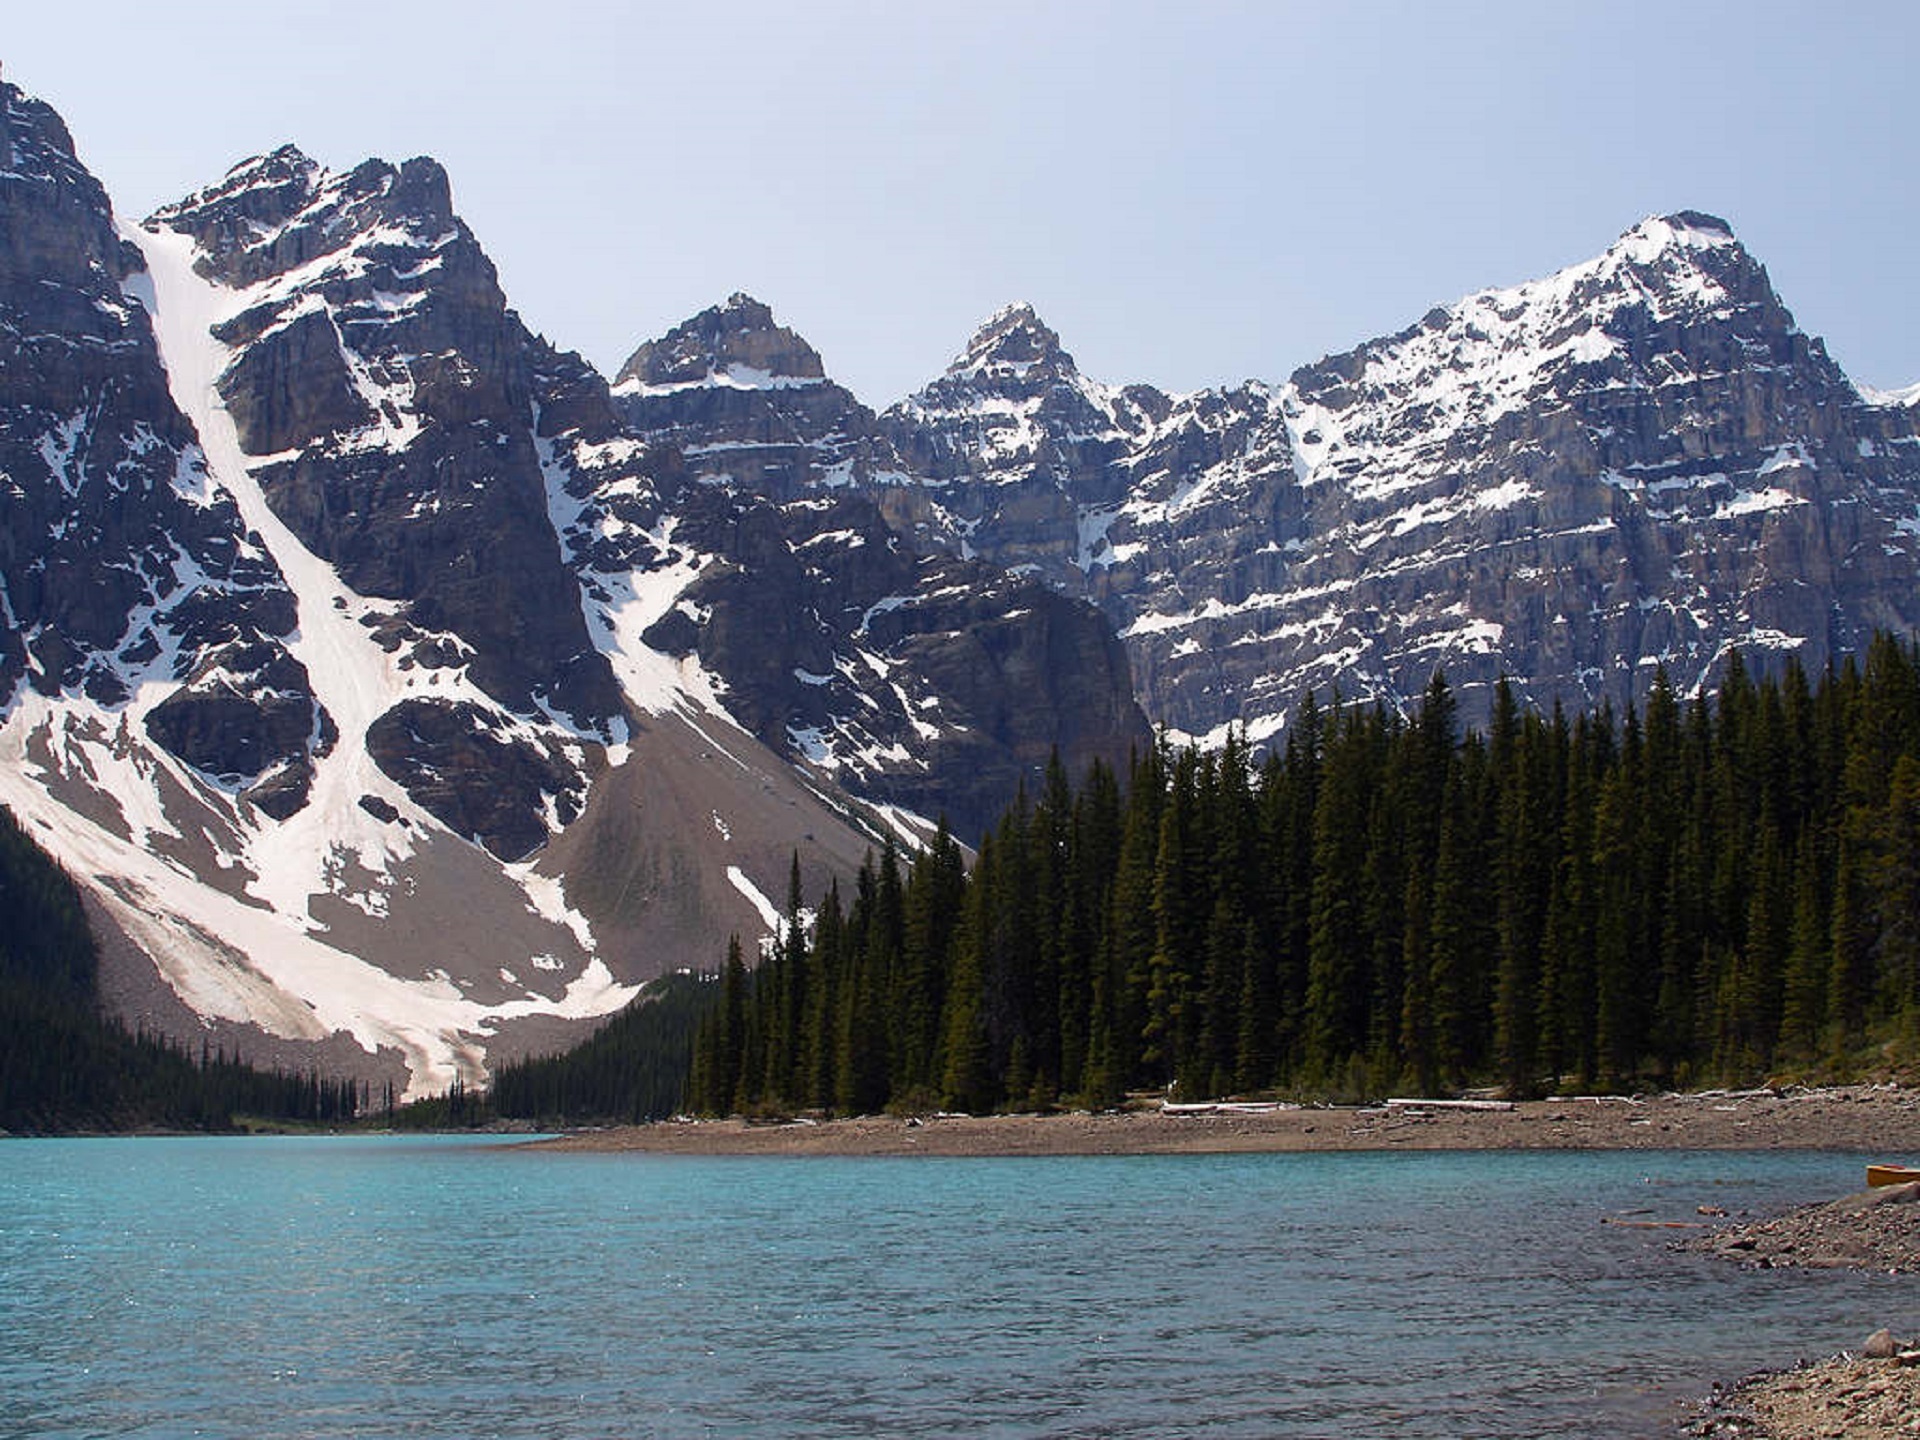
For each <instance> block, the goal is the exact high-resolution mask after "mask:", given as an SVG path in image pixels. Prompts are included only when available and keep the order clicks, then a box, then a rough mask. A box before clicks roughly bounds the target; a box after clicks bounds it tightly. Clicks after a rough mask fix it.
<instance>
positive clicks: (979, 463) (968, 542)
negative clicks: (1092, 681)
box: [882, 214, 1920, 738]
mask: <svg viewBox="0 0 1920 1440" xmlns="http://www.w3.org/2000/svg"><path fill="white" fill-rule="evenodd" d="M1914 415H1915V409H1914V406H1913V404H1912V403H1911V397H1910V396H1908V395H1904V394H1903V395H1898V396H1884V397H1878V396H1866V397H1863V396H1861V395H1860V394H1859V393H1858V392H1856V391H1855V390H1854V388H1853V387H1852V386H1851V385H1850V384H1849V383H1848V381H1847V379H1846V377H1845V376H1844V375H1843V374H1841V373H1840V371H1839V369H1838V368H1837V367H1836V366H1834V365H1833V363H1832V362H1831V361H1830V360H1829V359H1828V358H1827V356H1826V354H1825V352H1824V350H1823V349H1822V348H1821V346H1820V344H1819V342H1818V341H1817V340H1813V339H1810V338H1809V337H1807V336H1805V335H1804V334H1802V333H1801V332H1800V331H1799V330H1798V328H1797V327H1796V326H1795V325H1794V323H1793V320H1792V317H1791V316H1790V315H1789V314H1788V312H1787V311H1786V309H1785V307H1784V306H1783V305H1782V304H1781V302H1780V300H1779V298H1778V297H1777V296H1776V295H1775V294H1774V292H1773V290H1772V287H1771V285H1770V284H1769V283H1768V281H1767V278H1766V274H1765V271H1764V270H1762V269H1761V267H1760V266H1759V265H1758V264H1757V263H1756V262H1755V261H1754V260H1753V258H1752V257H1751V256H1750V255H1748V254H1747V252H1746V251H1745V250H1744V249H1743V248H1742V247H1741V246H1740V245H1739V243H1738V242H1737V241H1736V240H1735V239H1734V238H1733V236H1732V234H1731V232H1730V231H1729V230H1728V228H1727V227H1726V225H1725V224H1724V223H1723V222H1721V221H1719V220H1716V219H1714V218H1712V217H1708V216H1702V215H1695V214H1682V215H1676V216H1672V217H1668V218H1665V219H1655V220H1649V221H1647V222H1646V223H1644V224H1643V225H1640V226H1638V227H1636V228H1635V229H1634V230H1633V231H1631V232H1629V233H1628V234H1627V235H1625V236H1623V237H1622V238H1621V240H1620V241H1619V242H1618V243H1617V244H1615V245H1614V246H1612V247H1611V248H1609V249H1608V250H1607V251H1606V252H1605V254H1603V255H1602V256H1600V257H1599V258H1597V259H1596V260H1593V261H1591V262H1588V263H1586V264H1583V265H1577V266H1573V267H1570V268H1569V269H1568V270H1565V271H1563V272H1561V273H1560V274H1558V275H1555V276H1552V277H1550V278H1549V279H1547V280H1543V281H1539V282H1536V283H1534V284H1530V285H1522V286H1518V287H1514V288H1512V289H1507V290H1497V291H1488V292H1486V293H1484V294H1480V295H1475V296H1472V297H1469V298H1468V299H1467V300H1465V301H1462V302H1461V303H1460V304H1458V305H1455V306H1452V307H1448V308H1444V309H1440V310H1435V311H1434V312H1432V313H1431V314H1430V315H1428V316H1427V317H1426V318H1425V319H1423V320H1422V321H1421V322H1420V323H1419V324H1418V325H1415V326H1413V327H1411V328H1409V329H1408V330H1406V331H1404V332H1402V333H1401V334H1399V335H1396V336H1392V337H1389V338H1387V339H1383V340H1378V341H1374V342H1371V343H1369V344H1367V345H1363V346H1361V347H1360V348H1358V349H1356V350H1354V351H1351V352H1349V353H1347V354H1344V355H1338V356H1332V357H1329V358H1328V359H1326V360H1323V361H1320V362H1318V363H1317V364H1315V365H1311V366H1307V367H1305V368H1303V369H1302V370H1300V371H1298V372H1297V373H1296V374H1295V375H1294V376H1293V378H1292V380H1291V381H1290V382H1289V383H1287V384H1286V385H1284V386H1278V387H1269V386H1264V385H1258V384H1249V385H1246V386H1242V387H1240V388H1238V389H1235V390H1230V391H1209V392H1202V393H1200V394H1197V395H1191V396H1182V397H1172V398H1169V397H1165V396H1160V395H1158V394H1157V392H1151V391H1146V390H1143V389H1141V388H1138V387H1135V388H1131V389H1124V390H1123V389H1115V388H1113V387H1110V386H1102V385H1100V384H1098V383H1097V382H1092V381H1089V380H1087V379H1085V377H1082V376H1080V375H1079V374H1078V372H1077V370H1075V369H1074V368H1073V366H1072V362H1071V359H1070V357H1068V356H1066V355H1065V353H1064V352H1063V351H1062V350H1061V349H1060V348H1059V346H1058V342H1057V340H1056V339H1055V338H1054V337H1053V335H1052V332H1051V331H1049V330H1047V329H1046V327H1045V326H1043V325H1041V324H1039V322H1038V321H1037V319H1035V318H1034V317H1033V316H1032V314H1031V312H1030V311H1029V310H1027V309H1025V308H1024V307H1016V308H1015V309H1013V310H1009V311H1007V312H1003V314H1002V315H1000V316H997V317H995V319H994V320H993V321H991V322H989V324H988V325H987V327H986V328H985V329H983V330H982V331H981V333H980V335H979V336H978V337H976V339H975V340H974V342H973V343H972V344H971V345H970V346H969V347H968V349H967V351H966V353H965V354H963V355H962V356H961V358H960V359H959V360H958V361H956V362H955V364H954V365H953V366H952V367H951V368H950V369H949V371H948V373H947V374H946V375H945V376H943V377H942V378H941V379H940V380H938V381H936V382H935V383H934V384H933V385H931V386H929V387H927V389H926V390H923V391H922V392H920V393H919V394H917V395H915V396H914V397H912V398H911V399H909V400H907V401H905V402H903V403H902V404H901V405H898V406H896V407H894V408H893V409H892V410H890V411H888V412H887V413H886V415H885V416H884V417H883V422H882V423H883V426H884V428H885V430H886V432H887V433H888V434H889V436H890V437H891V438H892V439H893V441H894V443H895V445H896V446H897V448H898V449H899V451H900V453H901V454H902V456H903V457H905V458H906V460H907V461H908V464H909V468H910V469H913V470H914V471H915V476H916V478H915V479H913V480H912V481H910V482H908V483H907V484H906V485H904V486H902V485H899V484H891V485H889V486H888V487H887V489H886V492H885V496H884V499H885V503H886V504H887V506H888V508H889V511H890V513H894V514H899V515H907V516H911V517H912V518H913V519H914V520H915V522H916V524H917V526H918V530H919V532H920V533H922V534H925V535H927V536H928V537H930V538H931V539H934V540H938V541H941V542H943V543H945V544H947V545H948V546H950V547H951V548H954V549H957V550H962V551H964V552H966V553H973V554H978V555H981V556H984V557H986V558H988V559H991V560H993V561H995V562H997V563H1000V564H1003V565H1011V566H1016V567H1023V568H1026V569H1029V570H1030V571H1031V573H1033V574H1035V575H1036V576H1038V577H1039V578H1042V579H1044V580H1045V581H1046V582H1047V583H1048V584H1049V585H1051V586H1053V587H1054V588H1056V589H1058V590H1061V591H1063V592H1065V593H1069V594H1078V595H1085V596H1087V597H1089V598H1091V599H1093V600H1095V601H1096V602H1097V603H1098V604H1100V605H1101V606H1102V607H1103V608H1104V609H1105V610H1106V612H1107V614H1108V615H1109V616H1110V617H1111V618H1112V619H1113V621H1114V622H1115V624H1116V625H1118V626H1119V627H1120V628H1121V631H1122V634H1123V636H1124V638H1125V640H1126V643H1127V647H1128V650H1129V653H1130V655H1131V657H1132V663H1133V667H1134V673H1135V676H1136V680H1137V683H1138V684H1139V687H1140V694H1141V697H1142V700H1143V703H1144V704H1145V706H1146V708H1147V710H1148V712H1149V713H1150V714H1152V715H1153V716H1154V717H1155V719H1156V720H1159V721H1162V722H1164V723H1166V724H1168V725H1170V726H1172V727H1174V728H1175V729H1176V730H1180V731H1184V732H1187V733H1191V734H1195V735H1203V736H1204V735H1218V734H1219V733H1221V732H1222V730H1223V728H1224V727H1226V726H1228V725H1231V724H1239V725H1244V726H1245V727H1247V728H1248V730H1249V731H1250V732H1251V733H1252V734H1254V735H1255V736H1256V738H1258V737H1260V736H1263V735H1266V734H1270V733H1272V732H1273V731H1274V730H1276V729H1278V728H1279V727H1280V726H1281V725H1283V724H1284V722H1285V717H1286V714H1287V712H1288V710H1289V709H1290V707H1291V706H1292V705H1293V704H1294V703H1296V702H1297V700H1298V698H1299V696H1300V695H1301V694H1302V693H1303V692H1304V691H1305V690H1306V689H1308V688H1316V689H1321V690H1325V689H1328V688H1330V687H1333V686H1338V687H1339V689H1340V690H1341V692H1342V693H1343V694H1344V695H1346V696H1349V697H1353V696H1366V697H1378V698H1381V699H1384V700H1386V701H1387V702H1389V703H1391V704H1400V703H1402V702H1404V701H1406V700H1409V699H1411V697H1414V696H1416V695H1417V694H1418V693H1419V691H1420V689H1421V688H1422V686H1424V684H1425V683H1426V681H1427V679H1428V678H1429V677H1430V675H1431V674H1432V672H1433V670H1434V669H1435V668H1436V667H1443V668H1444V669H1445V670H1446V671H1447V673H1448V675H1449V677H1450V679H1451V680H1452V681H1453V682H1454V684H1455V686H1456V688H1457V689H1458V690H1459V691H1460V692H1461V701H1462V713H1463V715H1464V716H1465V717H1466V718H1467V719H1468V720H1469V721H1476V720H1478V719H1480V718H1482V716H1483V715H1484V707H1485V705H1486V703H1487V700H1488V696H1489V692H1490V689H1491V685H1492V682H1493V681H1494V680H1495V679H1496V678H1498V677H1499V676H1500V675H1501V674H1507V675H1510V676H1512V677H1513V678H1514V680H1515V683H1516V687H1517V689H1518V690H1519V692H1520V693H1521V694H1522V696H1523V697H1525V698H1527V699H1530V700H1533V701H1535V702H1538V703H1542V704H1545V703H1549V702H1551V701H1552V700H1554V699H1562V700H1565V701H1567V702H1568V703H1570V704H1575V705H1584V704H1589V703H1594V702H1597V701H1599V700H1602V699H1606V700H1610V701H1611V702H1612V703H1613V704H1615V705H1616V706H1617V707H1618V706H1624V705H1625V704H1626V703H1628V702H1629V701H1630V700H1632V699H1634V698H1635V697H1637V696H1638V695H1639V694H1640V693H1642V692H1643V691H1644V689H1645V687H1646V685H1647V684H1648V683H1649V682H1650V680H1651V678H1652V675H1653V673H1654V670H1655V667H1656V666H1666V667H1667V668H1668V670H1669V672H1670V673H1671V674H1672V676H1673V678H1674V680H1675V682H1676V683H1678V684H1681V685H1683V686H1696V685H1710V684H1711V683H1712V682H1713V677H1714V675H1715V674H1716V673H1717V667H1718V665H1719V662H1720V661H1721V660H1722V659H1723V657H1724V656H1725V654H1726V652H1727V650H1728V649H1729V648H1730V647H1733V646H1741V647H1745V648H1748V649H1750V650H1753V651H1756V652H1758V659H1759V663H1761V664H1762V665H1764V664H1766V663H1768V661H1767V658H1766V657H1767V656H1768V655H1773V656H1780V655H1784V654H1788V653H1791V654H1794V655H1796V656H1797V657H1798V658H1799V660H1800V661H1801V663H1802V664H1804V665H1807V666H1809V667H1817V666H1819V665H1821V664H1822V663H1824V661H1825V660H1826V658H1827V657H1828V656H1829V655H1830V654H1832V653H1834V652H1835V651H1836V650H1840V649H1848V648H1853V647H1855V646H1858V645H1859V644H1860V643H1861V642H1862V641H1863V639H1864V638H1865V636H1866V635H1867V634H1868V633H1869V632H1870V631H1871V630H1872V629H1873V628H1875V627H1879V626H1885V627H1889V628H1892V629H1895V630H1900V631H1910V630H1912V629H1914V628H1915V626H1916V625H1917V624H1920V601H1917V600H1916V599H1915V596H1916V593H1920V592H1917V590H1916V583H1915V582H1916V580H1920V546H1917V542H1916V529H1917V528H1920V527H1916V524H1915V517H1916V503H1917V501H1920V449H1916V446H1915V439H1914V437H1915V426H1914Z"/></svg>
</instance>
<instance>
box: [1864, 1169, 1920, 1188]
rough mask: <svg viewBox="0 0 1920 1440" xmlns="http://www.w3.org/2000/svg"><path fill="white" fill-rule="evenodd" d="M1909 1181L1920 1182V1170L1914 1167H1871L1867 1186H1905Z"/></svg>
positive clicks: (1868, 1172) (1868, 1171)
mask: <svg viewBox="0 0 1920 1440" xmlns="http://www.w3.org/2000/svg"><path fill="white" fill-rule="evenodd" d="M1909 1180H1920V1169H1917V1168H1915V1167H1914V1166H1912V1165H1869V1166H1867V1184H1868V1186H1869V1187H1871V1186H1874V1185H1904V1184H1906V1183H1907V1182H1908V1181H1909Z"/></svg>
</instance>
